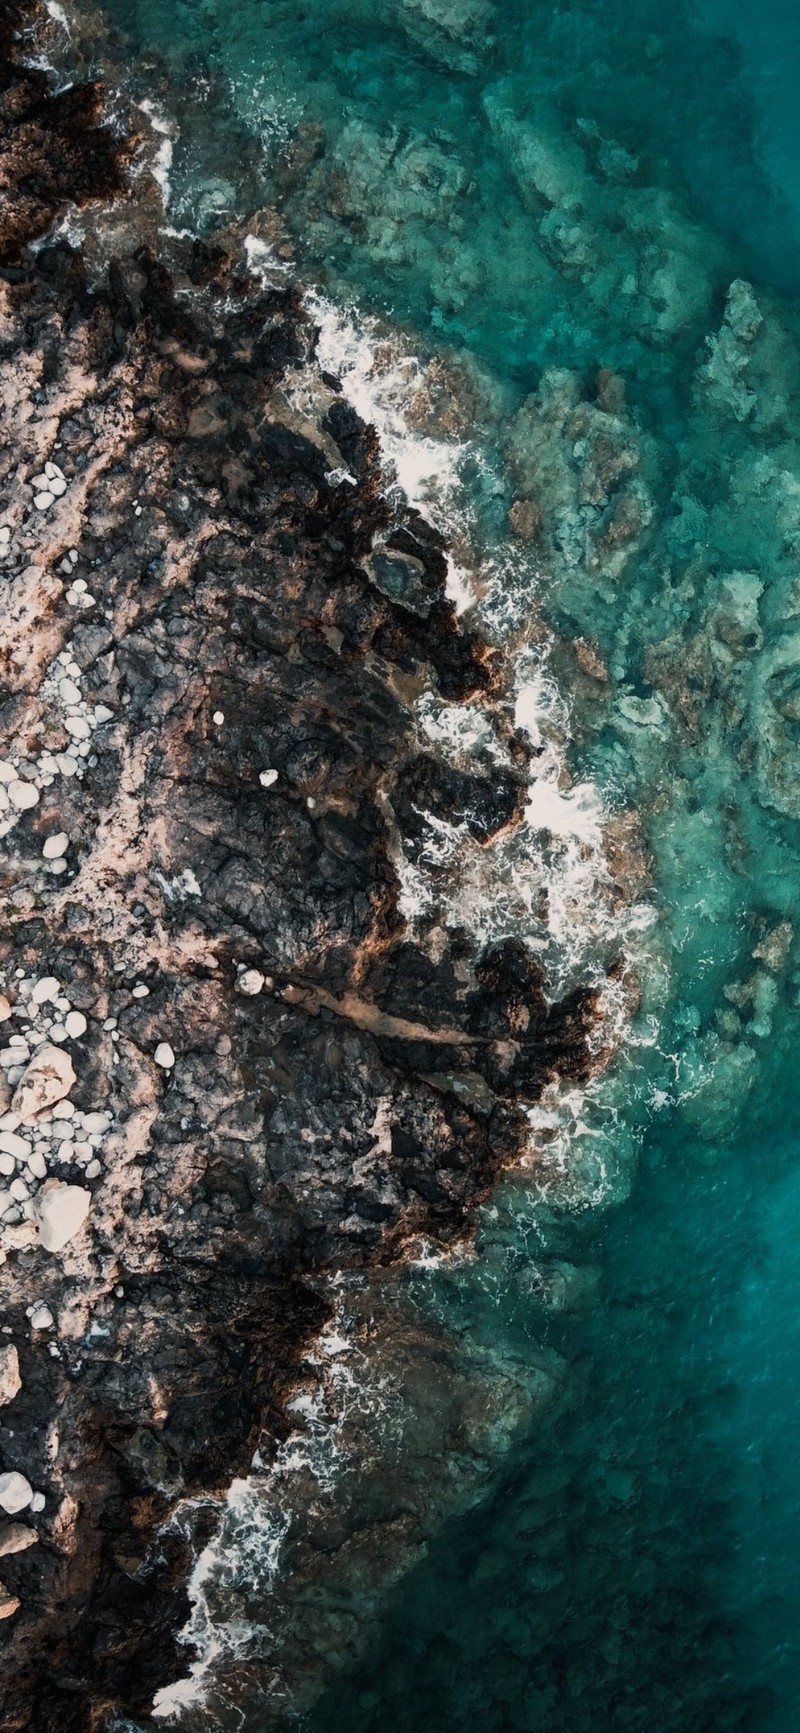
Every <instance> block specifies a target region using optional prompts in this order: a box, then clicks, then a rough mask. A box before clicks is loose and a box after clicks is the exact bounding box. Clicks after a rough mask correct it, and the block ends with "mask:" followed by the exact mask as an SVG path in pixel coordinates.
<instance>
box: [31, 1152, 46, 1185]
mask: <svg viewBox="0 0 800 1733" xmlns="http://www.w3.org/2000/svg"><path fill="white" fill-rule="evenodd" d="M27 1165H28V1167H29V1168H30V1171H31V1173H32V1174H33V1177H34V1179H46V1178H47V1162H46V1161H45V1159H44V1156H43V1155H40V1154H39V1151H38V1149H34V1150H33V1152H32V1153H31V1154H30V1155H29V1156H28V1163H27Z"/></svg>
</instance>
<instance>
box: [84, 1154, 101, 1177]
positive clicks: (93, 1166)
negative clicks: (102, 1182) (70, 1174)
mask: <svg viewBox="0 0 800 1733" xmlns="http://www.w3.org/2000/svg"><path fill="white" fill-rule="evenodd" d="M83 1171H84V1173H85V1174H86V1178H87V1179H96V1178H97V1175H98V1174H99V1173H102V1171H103V1169H102V1165H101V1163H100V1162H99V1161H98V1160H97V1158H96V1157H95V1160H94V1161H90V1162H89V1164H88V1166H87V1167H85V1168H84V1170H83Z"/></svg>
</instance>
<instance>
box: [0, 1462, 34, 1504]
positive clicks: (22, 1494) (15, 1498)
mask: <svg viewBox="0 0 800 1733" xmlns="http://www.w3.org/2000/svg"><path fill="white" fill-rule="evenodd" d="M32 1498H33V1487H32V1486H31V1483H30V1481H29V1480H26V1479H25V1476H24V1474H18V1473H17V1470H16V1469H15V1468H12V1469H11V1470H10V1472H9V1473H8V1474H0V1505H1V1506H2V1508H3V1510H4V1511H5V1512H6V1514H7V1515H8V1516H16V1514H17V1511H18V1510H27V1508H28V1505H29V1504H30V1502H31V1499H32Z"/></svg>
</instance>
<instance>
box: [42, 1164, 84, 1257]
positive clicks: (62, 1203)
mask: <svg viewBox="0 0 800 1733" xmlns="http://www.w3.org/2000/svg"><path fill="white" fill-rule="evenodd" d="M91 1202H92V1194H91V1192H90V1191H86V1189H85V1187H84V1186H82V1185H66V1184H65V1183H64V1181H63V1180H60V1179H56V1180H48V1182H47V1184H46V1185H44V1186H43V1187H42V1190H41V1191H40V1193H39V1196H38V1198H37V1200H36V1215H37V1220H38V1224H39V1244H40V1246H42V1247H43V1249H44V1251H46V1252H60V1251H61V1250H62V1247H64V1246H65V1245H67V1243H68V1241H69V1240H72V1239H74V1238H75V1235H76V1234H77V1233H78V1232H79V1230H80V1229H81V1228H82V1227H83V1224H84V1222H85V1220H86V1217H87V1216H88V1214H89V1209H90V1206H91Z"/></svg>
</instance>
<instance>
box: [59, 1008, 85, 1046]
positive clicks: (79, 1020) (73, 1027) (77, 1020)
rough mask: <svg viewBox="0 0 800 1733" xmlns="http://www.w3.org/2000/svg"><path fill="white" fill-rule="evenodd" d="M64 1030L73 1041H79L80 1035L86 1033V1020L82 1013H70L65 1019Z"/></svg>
mask: <svg viewBox="0 0 800 1733" xmlns="http://www.w3.org/2000/svg"><path fill="white" fill-rule="evenodd" d="M64 1028H65V1029H66V1031H67V1034H68V1035H69V1037H70V1040H71V1041H77V1039H78V1036H79V1035H85V1033H86V1018H85V1017H84V1015H83V1012H82V1011H68V1012H67V1015H66V1017H65V1018H64Z"/></svg>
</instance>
